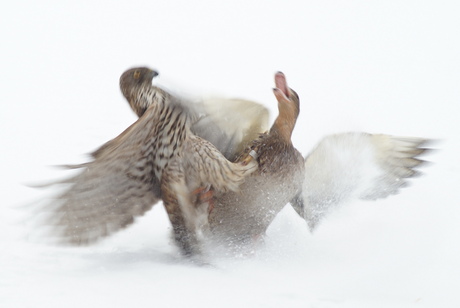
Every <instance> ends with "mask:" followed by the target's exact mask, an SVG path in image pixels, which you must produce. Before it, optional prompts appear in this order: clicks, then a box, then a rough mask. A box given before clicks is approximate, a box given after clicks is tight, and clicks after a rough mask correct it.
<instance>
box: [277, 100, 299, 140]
mask: <svg viewBox="0 0 460 308" xmlns="http://www.w3.org/2000/svg"><path fill="white" fill-rule="evenodd" d="M278 109H279V114H278V117H277V118H276V120H275V122H274V123H273V125H272V127H271V129H270V134H274V135H277V136H279V138H280V140H281V141H282V142H283V143H285V144H287V145H291V144H292V141H291V136H292V131H293V130H294V127H295V123H296V121H297V116H298V112H296V111H295V109H294V108H292V107H290V106H282V105H281V104H278Z"/></svg>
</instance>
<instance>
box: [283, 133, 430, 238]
mask: <svg viewBox="0 0 460 308" xmlns="http://www.w3.org/2000/svg"><path fill="white" fill-rule="evenodd" d="M427 141H428V140H426V139H421V138H405V137H395V136H389V135H371V134H366V133H345V134H337V135H331V136H328V137H326V138H324V139H323V140H322V141H321V142H320V143H319V144H318V146H317V147H316V148H315V149H314V150H313V151H312V152H311V153H310V154H309V155H308V156H307V157H306V159H305V180H304V183H303V188H302V193H301V195H299V196H297V197H296V198H295V199H294V200H293V201H292V202H291V203H292V205H293V207H294V208H295V209H296V211H297V212H298V213H299V215H301V216H302V217H304V218H305V220H306V221H307V222H308V225H309V227H310V229H313V228H314V227H315V226H316V224H317V223H318V221H319V220H320V219H321V218H323V216H325V215H326V214H327V213H328V212H329V210H330V209H331V208H332V207H334V206H336V205H338V204H340V203H343V202H346V201H348V200H351V199H353V198H355V199H370V200H375V199H378V198H385V197H387V196H389V195H392V194H397V193H398V192H399V189H400V188H402V187H405V186H407V181H406V179H407V178H410V177H413V176H416V175H418V174H419V172H418V171H416V170H415V168H416V167H417V166H419V165H420V164H422V163H423V162H424V161H423V160H420V159H418V158H417V157H418V156H419V155H421V154H422V153H423V152H425V151H426V150H427V149H426V148H423V145H424V144H425V143H426V142H427Z"/></svg>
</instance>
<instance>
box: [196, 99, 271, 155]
mask: <svg viewBox="0 0 460 308" xmlns="http://www.w3.org/2000/svg"><path fill="white" fill-rule="evenodd" d="M198 108H199V109H198ZM197 111H198V112H199V113H200V114H201V115H202V116H201V117H200V119H199V120H198V121H197V122H196V123H195V124H194V125H193V126H192V131H193V132H194V133H195V134H196V135H197V136H200V137H201V138H203V139H205V140H208V141H210V142H211V143H212V144H213V145H214V146H215V147H216V148H217V149H219V151H221V152H222V154H224V156H225V157H226V158H227V159H229V160H233V159H234V158H235V156H237V155H238V154H239V153H240V152H241V151H242V150H243V149H244V147H245V145H246V144H247V143H248V142H250V141H252V140H254V139H256V138H257V137H258V136H259V134H261V133H263V132H265V131H267V130H268V128H269V123H268V118H269V112H268V109H267V108H265V107H264V106H262V105H261V104H258V103H255V102H252V101H248V100H243V99H224V98H211V99H206V100H203V102H201V104H199V105H198V107H197Z"/></svg>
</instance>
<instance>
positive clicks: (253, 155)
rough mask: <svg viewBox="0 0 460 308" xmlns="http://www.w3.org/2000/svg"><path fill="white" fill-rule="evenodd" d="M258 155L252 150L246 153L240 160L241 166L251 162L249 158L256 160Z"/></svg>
mask: <svg viewBox="0 0 460 308" xmlns="http://www.w3.org/2000/svg"><path fill="white" fill-rule="evenodd" d="M258 157H259V155H257V152H256V151H254V150H251V151H250V152H249V153H248V155H246V157H245V158H244V159H243V160H242V161H241V164H242V165H243V166H246V165H248V164H249V163H250V162H251V160H253V159H254V160H256V161H257V158H258Z"/></svg>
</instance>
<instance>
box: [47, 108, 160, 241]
mask: <svg viewBox="0 0 460 308" xmlns="http://www.w3.org/2000/svg"><path fill="white" fill-rule="evenodd" d="M157 118H158V113H157V112H156V110H154V108H149V109H148V110H147V111H146V113H145V114H144V115H143V116H142V117H141V118H139V119H138V120H137V121H136V122H135V123H134V124H133V125H131V126H130V127H129V128H128V129H126V130H125V131H124V132H123V133H122V134H121V135H119V136H118V137H117V138H115V139H113V140H112V141H110V142H109V143H107V144H106V145H105V146H103V147H101V148H100V149H99V150H98V151H97V152H96V153H97V154H96V155H94V154H93V157H94V160H93V161H92V162H89V163H86V164H82V165H77V166H73V167H74V168H80V169H81V171H80V173H79V174H77V175H76V176H74V177H72V178H70V179H67V180H64V181H61V182H58V183H55V184H68V185H70V187H68V188H67V189H66V190H65V191H64V192H63V193H61V194H60V195H59V196H58V197H57V198H55V199H54V200H53V201H52V202H51V203H49V204H48V205H47V206H45V208H43V209H42V210H43V211H45V212H46V214H47V221H46V223H47V224H49V225H51V226H52V227H53V230H54V231H55V235H57V236H58V237H59V239H60V240H62V241H63V242H65V243H70V244H75V245H84V244H89V243H91V242H94V241H96V240H98V239H100V238H102V237H105V236H108V235H110V234H112V233H113V232H115V231H118V230H120V229H122V228H124V227H126V226H128V225H130V224H131V223H133V221H134V218H135V217H137V216H141V215H143V214H144V213H145V212H146V211H148V210H149V209H150V208H151V207H152V206H153V205H154V204H155V203H156V202H158V201H159V199H160V186H159V181H158V180H157V178H156V177H155V175H154V162H153V160H152V158H151V157H152V156H151V155H150V153H149V152H148V151H149V150H151V149H152V147H149V146H148V142H152V141H151V140H152V139H153V137H154V136H155V135H156V131H155V129H156V126H155V123H156V121H157Z"/></svg>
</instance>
